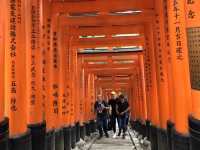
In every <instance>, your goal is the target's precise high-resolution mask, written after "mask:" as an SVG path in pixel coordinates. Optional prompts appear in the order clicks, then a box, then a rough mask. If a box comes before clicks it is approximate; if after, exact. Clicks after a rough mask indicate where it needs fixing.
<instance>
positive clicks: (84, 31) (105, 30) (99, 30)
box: [66, 24, 144, 36]
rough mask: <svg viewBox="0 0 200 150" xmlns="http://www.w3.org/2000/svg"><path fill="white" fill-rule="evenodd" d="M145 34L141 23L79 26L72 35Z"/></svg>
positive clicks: (73, 30)
mask: <svg viewBox="0 0 200 150" xmlns="http://www.w3.org/2000/svg"><path fill="white" fill-rule="evenodd" d="M130 33H139V34H141V35H142V34H144V27H143V26H142V25H140V24H136V25H124V26H105V27H90V28H88V27H79V28H76V29H72V31H71V32H70V33H66V34H67V35H69V34H70V36H80V35H82V36H86V35H115V34H130Z"/></svg>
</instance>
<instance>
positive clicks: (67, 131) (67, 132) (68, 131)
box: [63, 126, 71, 150]
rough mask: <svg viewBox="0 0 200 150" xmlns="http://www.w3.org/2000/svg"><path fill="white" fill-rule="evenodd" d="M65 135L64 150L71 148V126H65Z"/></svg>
mask: <svg viewBox="0 0 200 150" xmlns="http://www.w3.org/2000/svg"><path fill="white" fill-rule="evenodd" d="M63 135H64V150H71V127H70V126H67V127H64V128H63Z"/></svg>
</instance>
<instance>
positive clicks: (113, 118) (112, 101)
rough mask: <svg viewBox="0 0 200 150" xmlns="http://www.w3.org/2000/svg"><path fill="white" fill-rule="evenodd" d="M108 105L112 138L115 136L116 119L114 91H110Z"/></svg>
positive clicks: (115, 96)
mask: <svg viewBox="0 0 200 150" xmlns="http://www.w3.org/2000/svg"><path fill="white" fill-rule="evenodd" d="M108 105H109V106H110V107H111V114H110V123H111V128H112V130H113V132H114V135H113V138H116V120H117V111H116V106H117V95H116V93H115V92H114V91H112V92H111V99H110V100H109V101H108Z"/></svg>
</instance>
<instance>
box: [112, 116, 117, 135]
mask: <svg viewBox="0 0 200 150" xmlns="http://www.w3.org/2000/svg"><path fill="white" fill-rule="evenodd" d="M116 119H117V115H111V116H110V121H111V126H112V129H113V132H114V133H116Z"/></svg>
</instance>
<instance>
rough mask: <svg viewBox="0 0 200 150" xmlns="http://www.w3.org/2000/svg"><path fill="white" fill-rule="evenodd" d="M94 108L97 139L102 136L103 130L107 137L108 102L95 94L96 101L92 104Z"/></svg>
mask: <svg viewBox="0 0 200 150" xmlns="http://www.w3.org/2000/svg"><path fill="white" fill-rule="evenodd" d="M94 109H95V112H96V115H97V125H98V130H99V139H100V138H102V137H103V132H104V133H105V136H106V137H107V138H108V137H109V135H108V131H107V130H108V110H109V107H108V104H107V103H106V101H103V100H102V96H101V95H98V96H97V101H96V102H95V104H94Z"/></svg>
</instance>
